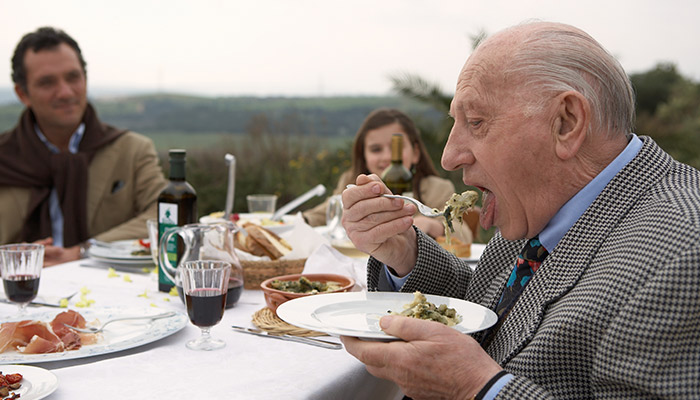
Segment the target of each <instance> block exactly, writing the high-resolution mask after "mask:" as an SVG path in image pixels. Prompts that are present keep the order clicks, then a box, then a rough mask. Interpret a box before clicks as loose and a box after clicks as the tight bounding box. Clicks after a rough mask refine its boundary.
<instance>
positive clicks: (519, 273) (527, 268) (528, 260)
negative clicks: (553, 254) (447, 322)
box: [481, 236, 549, 348]
mask: <svg viewBox="0 0 700 400" xmlns="http://www.w3.org/2000/svg"><path fill="white" fill-rule="evenodd" d="M548 255H549V252H548V251H547V249H545V248H544V246H542V243H540V239H539V237H538V236H535V237H534V238H532V239H530V240H528V241H527V243H525V247H523V250H522V251H521V252H520V254H518V259H517V261H516V262H515V268H513V272H511V274H510V277H509V278H508V281H507V282H506V288H505V289H504V290H503V294H502V295H501V300H500V301H499V302H498V306H497V307H496V314H497V315H498V322H496V324H495V325H494V326H493V327H492V328H491V329H489V330H488V331H487V332H486V333H485V334H484V336H483V339H482V340H481V345H482V347H484V348H486V347H487V346H488V344H489V343H490V342H491V339H493V335H494V333H495V332H496V331H497V330H498V328H500V326H501V324H502V323H503V320H504V319H505V318H506V316H507V315H508V313H509V312H510V310H511V308H513V305H514V304H515V302H516V301H517V300H518V297H520V294H521V293H522V292H523V289H524V288H525V285H527V283H528V282H529V281H530V278H532V275H533V274H534V273H535V272H537V269H538V268H539V267H540V265H542V262H543V261H544V259H545V258H547V256H548Z"/></svg>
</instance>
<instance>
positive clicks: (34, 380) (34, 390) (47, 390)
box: [2, 365, 58, 400]
mask: <svg viewBox="0 0 700 400" xmlns="http://www.w3.org/2000/svg"><path fill="white" fill-rule="evenodd" d="M2 373H3V374H5V375H7V374H22V380H21V381H20V383H21V384H22V386H20V388H19V389H17V390H10V393H15V394H19V398H20V399H21V400H39V399H43V398H44V397H46V396H48V395H50V394H51V393H53V392H54V391H55V390H56V388H58V378H57V377H56V375H54V373H53V372H51V371H49V370H46V369H44V368H39V367H32V366H30V365H7V366H4V367H3V368H2Z"/></svg>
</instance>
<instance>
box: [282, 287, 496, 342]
mask: <svg viewBox="0 0 700 400" xmlns="http://www.w3.org/2000/svg"><path fill="white" fill-rule="evenodd" d="M425 297H426V299H427V300H428V301H429V302H431V303H433V304H435V305H436V306H439V305H441V304H445V305H447V306H448V307H450V308H454V309H455V310H456V311H457V314H459V315H460V316H461V317H462V322H460V323H459V324H457V325H455V326H453V328H454V329H456V330H458V331H460V332H462V333H471V332H477V331H480V330H483V329H487V328H489V327H490V326H491V325H493V324H494V323H496V320H497V319H498V318H497V316H496V314H495V313H494V312H493V311H491V310H489V309H487V308H485V307H482V306H480V305H478V304H475V303H471V302H468V301H464V300H459V299H454V298H451V297H443V296H435V295H425ZM413 298H414V296H413V293H397V292H346V293H327V294H321V295H315V296H306V297H299V298H296V299H293V300H289V301H287V302H285V303H283V304H282V305H280V306H279V307H278V308H277V315H278V316H279V317H280V318H281V319H283V320H284V321H286V322H288V323H290V324H292V325H296V326H299V327H301V328H305V329H311V330H314V331H319V332H324V333H327V334H329V335H332V336H355V337H359V338H363V339H381V340H387V339H396V337H394V336H391V335H387V334H386V333H384V332H383V331H382V330H381V328H380V327H379V319H380V318H381V317H383V316H385V315H387V314H388V313H389V311H394V312H401V311H403V310H404V308H403V306H404V305H405V304H408V303H410V302H412V301H413Z"/></svg>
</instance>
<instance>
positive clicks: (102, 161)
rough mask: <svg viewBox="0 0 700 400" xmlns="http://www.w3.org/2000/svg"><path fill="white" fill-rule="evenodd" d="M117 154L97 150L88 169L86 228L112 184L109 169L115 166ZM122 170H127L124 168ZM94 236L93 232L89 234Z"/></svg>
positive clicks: (93, 218) (94, 216)
mask: <svg viewBox="0 0 700 400" xmlns="http://www.w3.org/2000/svg"><path fill="white" fill-rule="evenodd" d="M117 157H118V154H116V153H114V152H112V151H107V150H106V149H105V148H102V149H100V150H98V151H97V152H96V153H95V157H94V158H93V160H92V162H91V163H90V167H89V168H88V192H87V218H88V227H90V226H92V221H94V220H95V218H96V215H95V214H96V213H97V210H98V209H99V205H100V202H101V201H102V199H104V197H105V196H104V193H107V192H108V191H109V190H110V188H111V185H112V184H113V182H112V176H113V174H112V171H111V169H112V168H111V167H110V166H113V165H116V158H117ZM124 168H127V167H126V166H124ZM91 233H92V234H94V232H91Z"/></svg>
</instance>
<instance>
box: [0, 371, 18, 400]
mask: <svg viewBox="0 0 700 400" xmlns="http://www.w3.org/2000/svg"><path fill="white" fill-rule="evenodd" d="M10 368H11V367H10ZM21 381H22V374H7V375H3V374H2V371H0V399H4V398H5V397H7V396H10V390H17V389H19V388H20V387H21V386H22V384H21V383H20V382H21ZM19 397H20V396H19V394H13V395H12V396H11V397H8V399H17V398H19Z"/></svg>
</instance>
